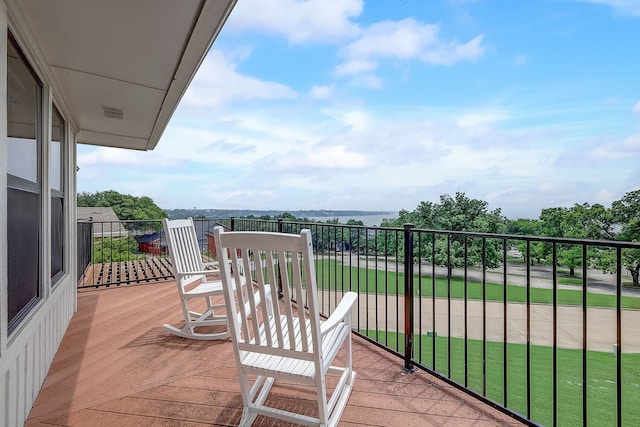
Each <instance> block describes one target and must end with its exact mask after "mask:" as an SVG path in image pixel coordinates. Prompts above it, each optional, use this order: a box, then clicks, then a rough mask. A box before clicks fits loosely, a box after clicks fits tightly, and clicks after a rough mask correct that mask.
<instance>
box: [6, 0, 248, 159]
mask: <svg viewBox="0 0 640 427" xmlns="http://www.w3.org/2000/svg"><path fill="white" fill-rule="evenodd" d="M235 2H236V0H134V1H132V0H110V1H100V0H56V1H50V0H11V1H8V2H7V3H8V6H9V16H10V21H11V20H15V21H17V22H16V23H15V24H14V27H15V28H16V30H14V31H24V32H26V33H27V34H25V35H24V36H25V37H26V39H27V40H30V41H31V43H32V44H34V45H35V46H36V49H37V50H39V51H40V52H41V56H42V57H43V59H44V61H45V62H46V64H47V65H48V68H49V70H50V76H51V78H52V79H53V80H54V81H53V82H51V83H52V84H53V85H54V88H55V89H56V90H55V91H54V93H56V92H57V93H59V94H60V97H61V98H62V99H60V100H59V102H62V103H64V105H65V106H66V110H67V111H68V112H69V114H71V116H72V120H73V122H74V124H75V126H76V127H77V128H78V138H77V139H78V142H79V143H86V144H95V145H104V146H112V147H122V148H131V149H137V150H151V149H153V148H154V147H155V146H156V144H157V143H158V140H159V139H160V136H161V134H162V132H163V131H164V128H165V126H166V125H167V122H168V121H169V119H170V117H171V114H172V113H173V111H174V109H175V107H176V105H177V103H178V101H179V100H180V98H181V97H182V95H183V93H184V91H185V90H186V87H187V85H188V84H189V82H190V81H191V79H192V78H193V75H194V74H195V72H196V70H197V68H198V66H199V65H200V63H201V61H202V59H203V58H204V55H206V53H207V51H208V50H209V47H210V46H211V43H213V40H214V39H215V37H216V36H217V35H218V33H219V31H220V29H221V28H222V26H223V25H224V22H225V20H226V18H227V16H228V15H229V13H230V12H231V9H232V8H233V6H234V4H235ZM12 28H13V27H12Z"/></svg>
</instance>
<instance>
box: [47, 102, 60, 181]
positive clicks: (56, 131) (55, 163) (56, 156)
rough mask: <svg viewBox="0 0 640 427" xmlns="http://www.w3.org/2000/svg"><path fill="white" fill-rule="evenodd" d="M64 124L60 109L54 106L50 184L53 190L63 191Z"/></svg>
mask: <svg viewBox="0 0 640 427" xmlns="http://www.w3.org/2000/svg"><path fill="white" fill-rule="evenodd" d="M63 135H64V122H63V120H62V116H61V115H60V113H59V112H58V109H57V108H56V107H55V106H54V107H53V112H52V114H51V147H50V156H49V157H50V159H49V183H50V185H51V189H52V190H56V191H62V173H63V168H62V165H63V158H62V152H63V151H62V143H63V140H62V139H63Z"/></svg>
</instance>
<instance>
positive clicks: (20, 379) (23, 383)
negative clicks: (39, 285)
mask: <svg viewBox="0 0 640 427" xmlns="http://www.w3.org/2000/svg"><path fill="white" fill-rule="evenodd" d="M75 294H76V284H75V283H73V281H72V280H71V279H70V278H69V277H68V278H67V279H66V280H64V281H63V282H61V283H59V284H58V285H57V286H56V288H55V289H54V291H53V292H52V293H51V295H50V296H49V298H48V299H47V300H46V301H44V302H43V304H42V305H41V306H40V307H38V308H37V311H38V312H37V313H36V315H35V316H33V317H32V318H31V319H30V321H29V325H28V327H27V328H23V329H22V330H21V331H20V334H19V336H17V337H15V338H14V339H13V340H12V342H11V343H10V345H9V346H8V348H6V349H5V352H4V353H3V356H2V359H1V361H0V391H3V393H2V394H4V399H0V414H2V415H3V417H4V419H3V418H1V417H0V423H1V424H2V425H3V426H7V427H11V426H21V425H23V424H24V422H25V420H26V419H27V416H28V415H29V411H30V410H31V407H32V406H33V404H34V403H35V400H36V398H37V396H38V393H39V392H40V388H41V387H42V384H43V383H44V380H45V378H46V376H47V372H48V369H49V368H48V367H49V366H50V365H51V361H52V360H53V357H54V356H55V352H56V350H57V349H58V346H59V345H60V341H62V337H63V336H64V332H65V331H66V329H67V326H68V324H69V321H70V320H71V316H73V312H74V301H75Z"/></svg>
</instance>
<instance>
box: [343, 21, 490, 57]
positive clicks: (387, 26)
mask: <svg viewBox="0 0 640 427" xmlns="http://www.w3.org/2000/svg"><path fill="white" fill-rule="evenodd" d="M482 40H483V36H482V35H479V36H476V37H475V38H473V39H472V40H470V41H469V42H467V43H464V44H461V43H458V42H457V41H445V40H442V39H441V37H440V35H439V27H438V26H437V25H434V24H423V23H420V22H417V21H416V20H414V19H412V18H408V19H403V20H401V21H383V22H379V23H376V24H373V25H371V27H369V28H368V29H367V30H364V31H363V34H362V35H361V36H360V37H359V38H358V39H357V40H356V41H354V42H352V43H351V44H349V45H347V46H346V47H345V48H344V50H343V55H344V56H345V57H346V58H347V61H346V63H350V62H352V61H355V60H360V61H367V60H369V61H371V60H373V58H395V59H400V60H412V59H415V60H420V61H422V62H425V63H428V64H434V65H452V64H454V63H456V62H459V61H465V60H475V59H477V58H479V57H481V56H482V55H483V53H484V50H485V48H484V46H483V45H482Z"/></svg>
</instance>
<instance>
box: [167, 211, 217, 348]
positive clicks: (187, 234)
mask: <svg viewBox="0 0 640 427" xmlns="http://www.w3.org/2000/svg"><path fill="white" fill-rule="evenodd" d="M164 232H165V236H166V239H167V247H168V249H169V256H170V257H171V261H172V265H173V272H174V275H175V277H176V284H177V286H178V292H179V294H180V303H181V304H182V311H183V314H184V327H182V329H179V328H176V327H175V326H173V325H169V324H164V325H163V326H164V328H165V329H167V330H168V331H169V332H171V333H173V334H175V335H178V336H180V337H183V338H193V339H199V340H218V339H225V338H228V337H229V331H228V328H225V329H224V331H222V332H216V333H201V332H196V328H199V327H203V326H220V325H222V326H226V324H227V317H226V314H224V313H222V314H218V315H217V314H215V313H214V309H223V308H224V303H223V302H222V301H220V302H219V303H218V304H214V303H213V302H212V300H211V298H212V297H215V296H219V297H221V296H222V295H223V288H222V281H221V280H220V278H219V273H220V270H218V269H217V267H216V268H213V269H211V267H214V266H216V264H217V263H215V262H206V263H205V262H203V260H202V254H201V253H200V248H199V246H198V239H197V237H196V232H195V227H194V225H193V220H192V219H191V218H189V219H177V220H172V221H170V220H168V219H165V220H164ZM214 274H215V275H217V276H218V277H216V278H215V279H213V278H212V275H214ZM196 298H197V299H200V298H204V300H205V302H206V310H205V311H204V312H203V313H198V312H195V311H192V310H191V309H190V308H189V303H190V301H191V300H192V299H196ZM220 299H221V300H222V298H220ZM218 329H219V328H218Z"/></svg>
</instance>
